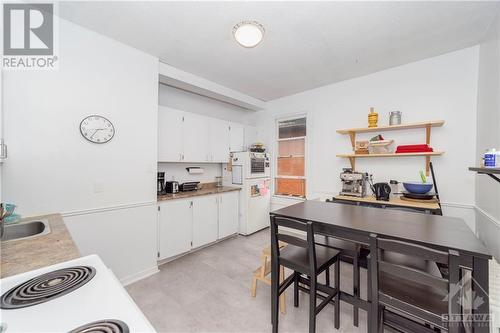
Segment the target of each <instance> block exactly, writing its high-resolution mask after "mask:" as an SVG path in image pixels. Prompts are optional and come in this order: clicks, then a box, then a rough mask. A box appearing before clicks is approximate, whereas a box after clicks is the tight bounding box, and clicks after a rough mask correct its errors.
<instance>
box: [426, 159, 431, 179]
mask: <svg viewBox="0 0 500 333" xmlns="http://www.w3.org/2000/svg"><path fill="white" fill-rule="evenodd" d="M430 164H431V157H430V156H425V175H426V176H429V170H430Z"/></svg>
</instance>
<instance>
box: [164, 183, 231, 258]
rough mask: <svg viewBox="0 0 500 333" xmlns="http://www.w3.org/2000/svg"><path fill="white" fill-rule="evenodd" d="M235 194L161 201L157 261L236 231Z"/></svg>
mask: <svg viewBox="0 0 500 333" xmlns="http://www.w3.org/2000/svg"><path fill="white" fill-rule="evenodd" d="M238 196H239V193H238V192H237V191H234V192H225V193H221V194H215V195H207V196H199V197H193V198H189V199H175V200H168V201H164V202H161V203H160V204H159V205H158V207H159V214H158V259H159V260H161V259H166V258H170V257H174V256H177V255H180V254H183V253H186V252H189V251H191V250H192V249H195V248H198V247H200V246H203V245H206V244H210V243H213V242H215V241H217V240H218V239H222V238H224V237H227V236H230V235H233V234H236V233H237V232H238V218H239V216H238Z"/></svg>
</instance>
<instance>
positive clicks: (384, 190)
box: [371, 183, 391, 201]
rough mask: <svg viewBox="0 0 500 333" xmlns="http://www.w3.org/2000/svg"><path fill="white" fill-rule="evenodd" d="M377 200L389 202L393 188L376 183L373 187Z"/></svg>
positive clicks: (386, 184) (385, 184)
mask: <svg viewBox="0 0 500 333" xmlns="http://www.w3.org/2000/svg"><path fill="white" fill-rule="evenodd" d="M371 188H372V191H373V194H374V195H375V199H377V200H383V201H389V195H390V194H391V187H390V186H389V184H388V183H376V184H373V185H372V186H371Z"/></svg>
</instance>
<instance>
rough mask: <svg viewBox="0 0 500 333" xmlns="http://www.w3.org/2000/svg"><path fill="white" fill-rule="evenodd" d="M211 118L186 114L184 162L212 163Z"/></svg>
mask: <svg viewBox="0 0 500 333" xmlns="http://www.w3.org/2000/svg"><path fill="white" fill-rule="evenodd" d="M208 120H209V118H207V117H204V116H200V115H197V114H194V113H189V112H185V113H184V128H183V135H182V137H183V144H184V160H183V161H184V162H210V151H209V148H210V142H209V121H208Z"/></svg>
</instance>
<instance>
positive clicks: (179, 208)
mask: <svg viewBox="0 0 500 333" xmlns="http://www.w3.org/2000/svg"><path fill="white" fill-rule="evenodd" d="M159 215H160V218H159V226H158V232H159V235H158V236H159V242H158V243H159V249H158V252H159V253H160V256H159V257H160V259H164V258H169V257H172V256H176V255H179V254H181V253H184V252H187V251H189V250H191V237H192V236H191V235H192V223H193V210H192V208H191V200H172V201H168V202H164V203H161V204H160V214H159Z"/></svg>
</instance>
